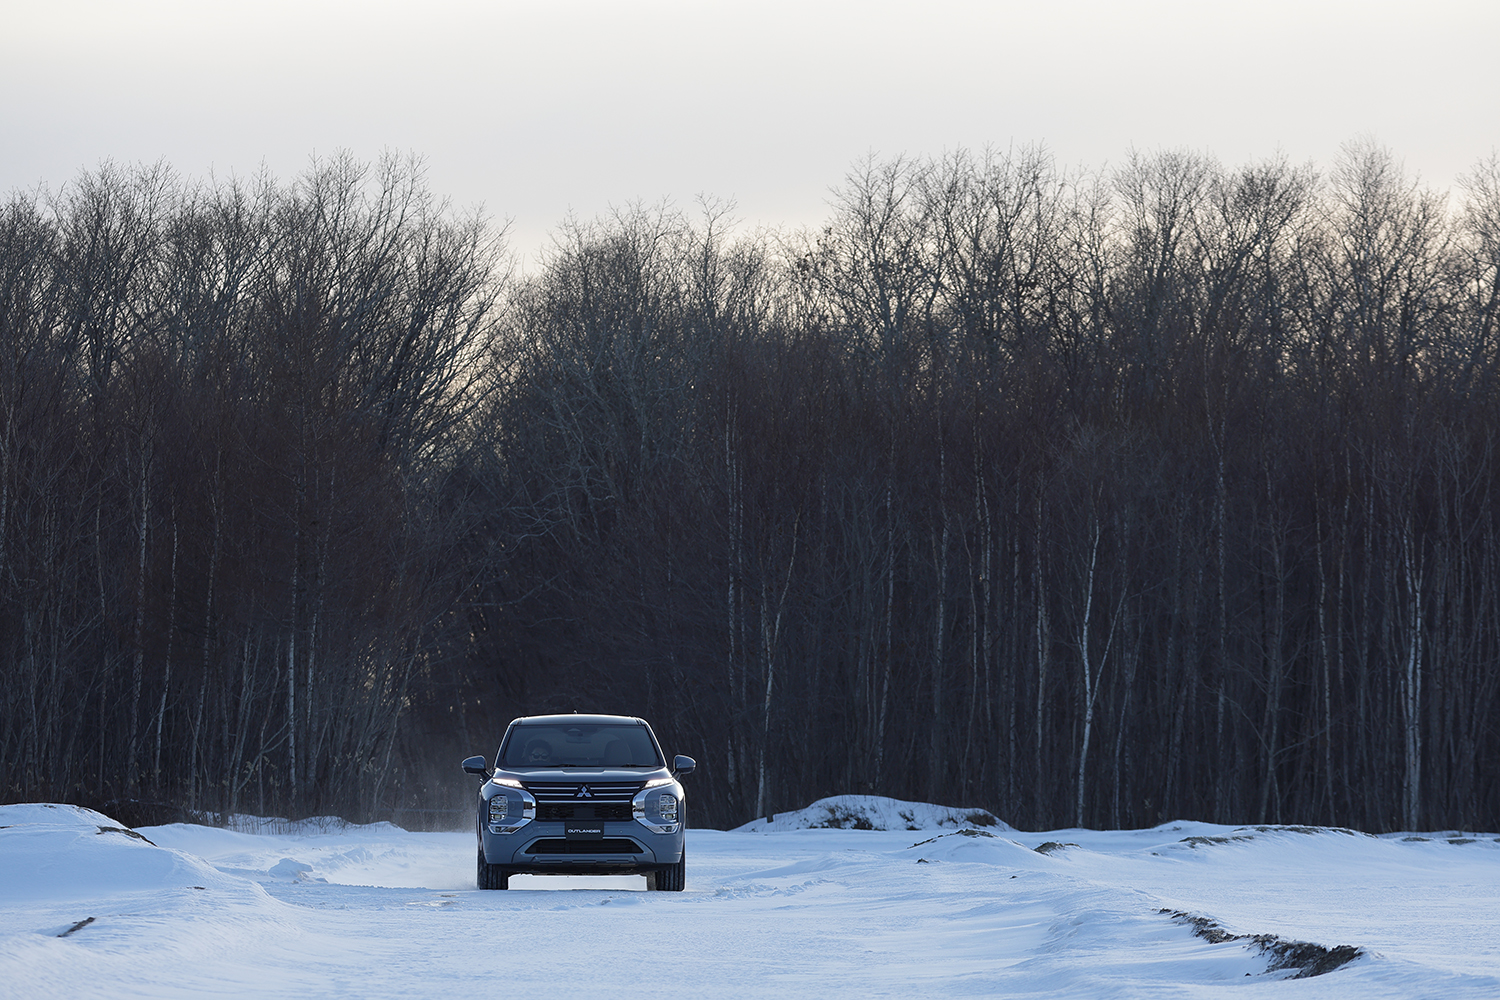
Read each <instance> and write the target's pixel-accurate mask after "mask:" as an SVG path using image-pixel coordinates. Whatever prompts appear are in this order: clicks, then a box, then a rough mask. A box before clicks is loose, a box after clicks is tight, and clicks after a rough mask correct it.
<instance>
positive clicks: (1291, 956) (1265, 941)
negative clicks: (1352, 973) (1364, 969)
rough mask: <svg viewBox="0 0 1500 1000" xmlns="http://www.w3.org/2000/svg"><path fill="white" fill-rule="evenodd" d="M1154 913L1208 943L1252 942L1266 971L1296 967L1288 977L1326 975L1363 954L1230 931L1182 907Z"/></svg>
mask: <svg viewBox="0 0 1500 1000" xmlns="http://www.w3.org/2000/svg"><path fill="white" fill-rule="evenodd" d="M1157 912H1158V913H1165V914H1168V915H1169V916H1171V918H1172V919H1173V920H1175V921H1177V922H1178V923H1179V924H1187V925H1189V926H1191V927H1192V928H1193V933H1194V934H1196V935H1198V936H1199V937H1201V938H1203V939H1204V940H1205V941H1208V942H1209V943H1210V944H1223V943H1225V942H1228V941H1244V942H1246V943H1247V944H1253V945H1255V946H1256V947H1257V948H1259V949H1260V952H1261V954H1262V955H1265V956H1266V957H1267V958H1268V959H1269V960H1270V965H1269V966H1267V968H1266V971H1267V972H1283V971H1285V970H1287V969H1295V970H1297V971H1296V974H1295V975H1292V976H1289V977H1288V978H1289V979H1311V978H1312V977H1313V976H1323V975H1327V974H1328V973H1330V972H1332V971H1333V970H1335V969H1337V968H1339V967H1341V966H1344V965H1347V964H1348V963H1349V962H1352V961H1354V960H1355V959H1356V958H1359V957H1360V956H1361V955H1363V954H1364V952H1363V951H1362V950H1361V949H1359V948H1356V947H1354V946H1353V945H1348V944H1340V945H1335V946H1334V947H1332V948H1329V947H1327V946H1326V945H1321V944H1313V943H1312V942H1310V941H1288V940H1286V939H1285V938H1282V937H1278V936H1277V935H1275V934H1231V933H1229V932H1228V931H1226V930H1225V929H1224V928H1223V927H1221V926H1219V922H1218V921H1217V920H1214V919H1212V918H1210V917H1204V916H1199V915H1198V914H1196V913H1185V912H1183V911H1182V910H1166V909H1162V910H1158V911H1157Z"/></svg>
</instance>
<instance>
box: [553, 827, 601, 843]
mask: <svg viewBox="0 0 1500 1000" xmlns="http://www.w3.org/2000/svg"><path fill="white" fill-rule="evenodd" d="M563 836H564V837H566V838H567V839H568V840H603V839H604V824H602V823H569V824H567V825H566V826H564V827H563Z"/></svg>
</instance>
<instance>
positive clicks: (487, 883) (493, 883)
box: [476, 847, 510, 889]
mask: <svg viewBox="0 0 1500 1000" xmlns="http://www.w3.org/2000/svg"><path fill="white" fill-rule="evenodd" d="M476 881H477V882H478V883H479V888H481V889H509V888H510V873H509V872H507V871H505V870H504V869H502V868H501V867H500V866H499V865H492V864H489V863H488V862H486V861H485V860H484V848H482V847H481V848H480V849H479V873H478V878H477V879H476Z"/></svg>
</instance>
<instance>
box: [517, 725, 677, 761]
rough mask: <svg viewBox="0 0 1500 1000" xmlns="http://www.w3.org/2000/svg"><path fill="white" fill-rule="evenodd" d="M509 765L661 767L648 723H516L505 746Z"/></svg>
mask: <svg viewBox="0 0 1500 1000" xmlns="http://www.w3.org/2000/svg"><path fill="white" fill-rule="evenodd" d="M500 752H501V757H502V760H503V762H504V763H503V766H505V767H661V766H662V765H661V757H660V756H659V755H658V754H657V752H656V746H655V744H654V743H653V741H652V739H651V735H650V733H648V732H647V731H646V728H645V727H644V726H613V725H602V726H583V725H557V726H536V725H532V726H515V727H514V728H512V729H511V731H510V735H509V736H508V737H507V739H506V742H505V746H504V747H502V748H501V751H500Z"/></svg>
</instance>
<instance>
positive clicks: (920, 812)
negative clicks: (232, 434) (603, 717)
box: [0, 796, 1500, 1000]
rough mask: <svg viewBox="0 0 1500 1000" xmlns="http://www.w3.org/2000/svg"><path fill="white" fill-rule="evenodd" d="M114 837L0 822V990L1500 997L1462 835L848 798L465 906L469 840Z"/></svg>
mask: <svg viewBox="0 0 1500 1000" xmlns="http://www.w3.org/2000/svg"><path fill="white" fill-rule="evenodd" d="M830 822H832V823H833V824H835V825H842V826H854V827H860V826H870V827H872V829H858V828H855V829H837V828H827V826H828V824H829V823H830ZM880 827H887V829H880ZM891 827H894V829H892V828H891ZM907 827H913V828H915V829H907ZM136 833H138V834H139V836H137V835H134V834H132V833H131V832H127V831H122V830H120V829H118V824H116V823H115V822H114V821H113V820H111V819H109V818H107V817H104V816H101V815H100V814H98V813H93V812H90V811H88V810H84V809H79V808H77V807H73V806H48V805H9V806H0V997H7V998H8V997H25V998H30V997H66V998H69V1000H73V998H81V997H203V996H255V997H297V998H319V997H346V996H347V997H362V998H363V997H403V998H404V997H436V996H461V995H463V996H476V995H477V996H490V995H494V996H504V997H526V996H531V997H603V996H621V995H626V994H631V995H653V994H659V993H674V994H676V995H688V996H700V995H711V996H715V997H776V998H778V1000H785V998H786V997H804V996H816V997H860V998H865V997H872V996H875V997H950V996H975V997H992V996H1044V997H1089V998H1092V997H1150V998H1163V997H1193V998H1200V997H1202V998H1208V997H1236V998H1247V1000H1248V998H1254V997H1261V996H1275V997H1278V998H1280V997H1348V998H1360V1000H1364V998H1371V997H1400V998H1403V1000H1405V998H1420V997H1434V998H1438V997H1441V998H1455V997H1474V998H1480V997H1483V998H1490V1000H1493V998H1496V997H1500V838H1497V837H1496V836H1494V835H1490V834H1486V835H1483V836H1475V835H1468V836H1458V835H1444V836H1438V835H1432V834H1425V835H1423V837H1424V839H1413V838H1407V837H1402V836H1388V837H1370V836H1365V835H1363V834H1353V833H1348V832H1342V831H1334V830H1313V829H1307V828H1231V827H1220V826H1212V825H1208V824H1203V823H1171V824H1166V825H1164V826H1161V827H1157V828H1156V829H1152V830H1133V831H1090V830H1057V831H1051V832H1048V833H1022V832H1018V831H1014V830H1011V829H1009V828H1008V827H1006V826H1005V825H1004V824H1003V823H999V822H998V821H994V817H989V818H988V820H986V819H984V814H978V815H976V811H974V810H942V809H938V808H937V807H928V806H921V805H917V804H912V803H893V802H891V801H890V800H882V799H872V798H868V797H863V798H861V797H853V796H849V797H841V798H839V799H834V800H824V801H823V802H820V803H814V804H813V805H812V806H810V807H808V809H806V810H802V811H800V812H798V813H789V814H781V815H778V816H776V817H774V818H773V819H772V820H771V821H770V823H767V822H766V821H765V820H758V821H757V822H756V823H753V824H749V825H747V826H746V827H742V828H741V829H739V830H735V831H728V832H724V831H714V830H693V831H690V832H689V839H688V850H689V855H688V871H687V877H688V884H687V891H686V892H684V893H647V892H643V891H639V890H642V889H644V887H645V880H644V879H641V878H636V877H617V878H550V879H548V878H523V877H517V878H514V879H512V881H511V885H512V887H513V888H512V889H511V890H510V891H507V892H480V891H478V890H476V889H475V888H474V839H473V834H472V833H408V832H406V831H403V830H400V829H398V828H396V827H393V826H390V825H388V824H375V825H372V826H344V825H342V824H338V823H336V822H335V823H322V824H318V823H301V824H284V823H277V822H274V821H261V822H252V821H243V822H241V823H240V824H238V828H237V829H227V830H226V829H214V828H209V827H203V826H191V825H181V824H179V825H172V826H163V827H149V828H142V829H141V830H139V831H136ZM142 837H144V838H146V839H141V838H142ZM1045 845H1052V846H1045ZM1037 848H1043V850H1041V851H1038V850H1037ZM559 890H564V891H559ZM1237 935H1248V936H1245V937H1236V936H1237ZM1255 935H1262V936H1263V937H1261V938H1259V939H1258V940H1257V938H1255V937H1254V936H1255ZM1216 941H1217V943H1216ZM1296 942H1301V943H1304V944H1309V945H1316V946H1318V947H1313V948H1304V947H1298V946H1296V945H1295V944H1294V943H1296ZM1340 946H1347V948H1346V949H1345V950H1338V949H1339V948H1340ZM1355 949H1357V951H1358V956H1357V957H1355V958H1354V959H1353V960H1352V961H1348V962H1346V963H1344V964H1341V965H1339V966H1338V968H1336V969H1335V970H1334V971H1332V972H1330V973H1327V974H1325V975H1319V976H1315V977H1310V978H1302V979H1295V980H1293V979H1290V978H1289V977H1291V976H1293V975H1295V974H1296V971H1297V969H1298V968H1302V969H1310V968H1311V967H1312V963H1315V962H1317V961H1318V960H1319V959H1322V961H1323V962H1324V964H1334V963H1336V962H1337V961H1338V959H1340V958H1343V957H1347V956H1348V955H1349V954H1350V953H1351V951H1352V950H1355ZM1286 960H1289V961H1290V962H1291V963H1292V964H1291V965H1290V966H1288V967H1285V968H1280V969H1273V966H1275V965H1276V964H1277V963H1278V962H1281V961H1286Z"/></svg>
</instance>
